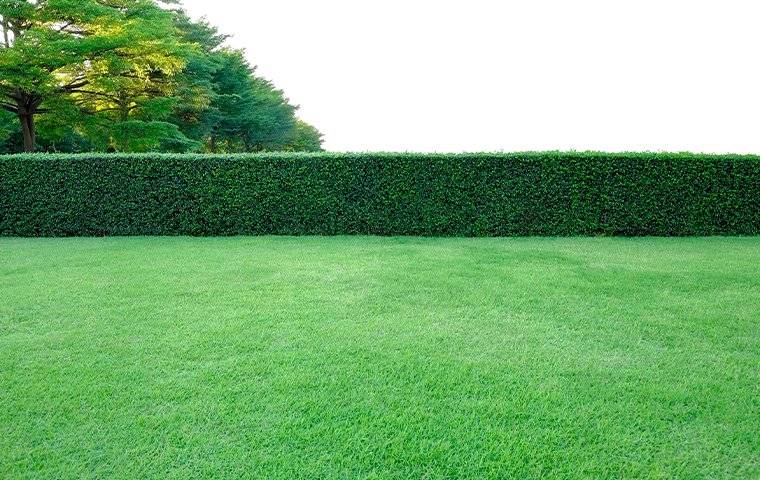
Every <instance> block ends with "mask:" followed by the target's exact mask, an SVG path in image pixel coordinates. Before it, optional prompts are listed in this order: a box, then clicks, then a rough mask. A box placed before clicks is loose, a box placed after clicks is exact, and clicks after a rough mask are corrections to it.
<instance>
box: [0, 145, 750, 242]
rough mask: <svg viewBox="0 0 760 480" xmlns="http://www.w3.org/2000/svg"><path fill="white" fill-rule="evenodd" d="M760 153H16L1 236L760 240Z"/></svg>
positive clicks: (8, 168) (4, 166)
mask: <svg viewBox="0 0 760 480" xmlns="http://www.w3.org/2000/svg"><path fill="white" fill-rule="evenodd" d="M759 233H760V157H754V156H737V155H723V156H717V155H716V156H712V155H692V154H653V153H634V154H605V153H560V152H547V153H515V154H461V155H443V154H440V155H439V154H435V155H425V154H390V153H383V154H373V153H367V154H332V153H324V154H257V155H230V156H213V155H113V154H109V155H106V154H90V155H44V154H38V155H15V156H6V157H0V235H5V236H99V235H262V234H276V235H336V234H376V235H441V236H515V235H661V236H680V235H756V234H759Z"/></svg>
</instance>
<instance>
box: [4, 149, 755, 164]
mask: <svg viewBox="0 0 760 480" xmlns="http://www.w3.org/2000/svg"><path fill="white" fill-rule="evenodd" d="M146 158H150V159H156V160H159V159H167V160H182V159H187V160H195V159H220V160H224V159H247V158H250V159H269V158H278V159H319V158H326V159H349V158H357V159H369V158H376V159H383V158H411V159H415V158H420V159H426V158H434V159H446V158H452V159H465V158H472V159H499V158H504V159H506V158H524V159H541V158H553V159H557V158H568V159H582V158H588V159H598V158H606V159H610V158H619V159H635V158H638V159H642V160H647V159H687V160H700V159H709V160H716V159H727V160H756V161H760V154H738V153H693V152H648V151H643V152H633V151H632V152H602V151H592V150H588V151H572V150H571V151H559V150H550V151H524V152H460V153H438V152H436V153H422V152H259V153H215V154H214V153H104V152H87V153H44V152H43V153H18V154H11V155H0V161H4V160H14V161H15V160H19V159H29V160H69V159H71V160H76V159H86V160H98V159H111V160H118V159H146Z"/></svg>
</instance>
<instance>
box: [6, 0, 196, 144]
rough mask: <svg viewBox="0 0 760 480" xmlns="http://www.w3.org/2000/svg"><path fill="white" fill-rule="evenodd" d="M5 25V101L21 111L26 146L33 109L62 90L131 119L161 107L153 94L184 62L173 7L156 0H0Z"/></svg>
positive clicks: (32, 131)
mask: <svg viewBox="0 0 760 480" xmlns="http://www.w3.org/2000/svg"><path fill="white" fill-rule="evenodd" d="M0 29H2V35H3V38H2V48H0V107H2V108H4V109H5V110H7V111H9V112H12V113H13V114H15V115H16V116H17V118H18V120H19V123H20V126H21V131H22V135H23V145H24V150H25V151H33V150H34V148H35V144H36V137H37V130H36V116H37V115H39V114H41V113H47V112H51V111H52V110H51V107H50V106H52V105H55V104H56V103H60V102H61V100H62V98H63V97H72V98H73V99H74V101H75V103H76V104H77V105H79V106H81V107H82V112H83V113H90V114H98V113H103V112H108V111H113V112H118V115H119V117H120V119H121V120H122V121H127V120H129V117H130V114H131V112H132V111H134V110H137V109H143V110H146V109H151V108H160V107H158V106H157V105H156V104H155V103H151V101H150V100H151V99H152V98H154V97H156V96H163V95H164V94H165V92H164V91H163V90H161V88H162V83H163V81H164V80H165V79H166V78H168V77H171V76H172V75H174V74H175V73H176V72H178V71H180V70H181V69H182V67H183V63H184V62H183V60H182V58H181V55H180V54H179V50H180V43H179V42H178V41H177V38H176V36H175V32H174V28H173V24H172V17H171V13H170V12H168V11H166V10H165V9H162V8H161V7H160V6H159V5H158V4H157V3H156V2H154V1H153V0H57V1H54V0H0ZM49 105H50V106H49Z"/></svg>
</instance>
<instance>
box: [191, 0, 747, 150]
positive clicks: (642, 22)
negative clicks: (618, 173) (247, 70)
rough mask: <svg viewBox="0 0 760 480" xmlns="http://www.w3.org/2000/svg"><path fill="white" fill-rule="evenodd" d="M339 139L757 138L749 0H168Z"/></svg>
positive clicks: (738, 142) (713, 144)
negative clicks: (202, 20)
mask: <svg viewBox="0 0 760 480" xmlns="http://www.w3.org/2000/svg"><path fill="white" fill-rule="evenodd" d="M184 3H185V7H186V8H187V10H188V11H189V12H190V13H191V15H193V16H194V17H200V16H206V17H207V18H208V20H209V21H210V22H211V23H213V24H215V25H217V26H218V27H219V28H220V29H221V30H222V31H223V32H225V33H228V34H231V35H233V38H232V39H231V40H230V43H231V44H232V45H233V46H235V47H244V48H245V49H246V50H247V52H248V58H249V59H250V60H251V62H252V63H254V64H256V65H258V72H259V73H260V74H261V75H263V76H264V77H266V78H269V79H270V80H272V81H273V82H274V83H275V84H276V85H277V86H278V87H279V88H282V89H283V90H285V92H286V94H287V95H288V96H289V97H290V99H291V101H292V102H293V103H295V104H298V105H300V106H301V109H300V116H301V117H302V118H303V119H304V120H306V121H308V122H310V123H312V124H314V125H315V126H317V127H318V128H319V129H320V130H321V131H322V132H323V133H324V134H325V140H326V143H325V147H326V148H327V149H329V150H340V151H346V150H348V151H378V150H382V151H452V152H454V151H492V150H505V151H514V150H548V149H551V150H554V149H559V150H570V149H574V150H588V149H591V150H607V151H620V150H670V151H683V150H691V151H703V152H728V151H731V152H754V153H760V78H759V75H758V72H760V69H759V68H758V65H759V64H760V28H758V24H759V23H760V1H758V0H745V1H740V0H711V1H702V0H635V1H633V0H630V1H624V0H573V1H569V0H519V1H517V0H514V1H513V0H460V1H447V0H361V1H359V0H319V1H316V0H262V1H259V0H213V1H211V0H184Z"/></svg>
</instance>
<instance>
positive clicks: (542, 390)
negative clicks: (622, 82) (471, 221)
mask: <svg viewBox="0 0 760 480" xmlns="http://www.w3.org/2000/svg"><path fill="white" fill-rule="evenodd" d="M0 292H2V293H1V294H0V477H1V478H75V477H76V478H125V479H126V478H183V479H184V478H241V477H242V478H246V477H247V478H276V479H280V478H281V479H292V478H404V479H406V478H426V479H438V478H539V477H546V478H726V479H741V478H747V479H750V478H758V477H760V441H759V440H758V432H759V431H760V415H758V412H760V390H759V389H758V385H760V368H758V365H760V238H758V237H754V238H681V239H655V238H639V239H622V238H594V239H591V238H572V239H550V238H543V239H538V238H525V239H418V238H374V237H336V238H316V237H305V238H277V237H261V238H205V239H202V238H195V239H192V238H112V239H8V238H6V239H0Z"/></svg>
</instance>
